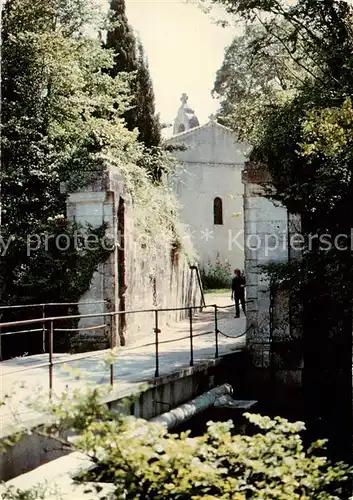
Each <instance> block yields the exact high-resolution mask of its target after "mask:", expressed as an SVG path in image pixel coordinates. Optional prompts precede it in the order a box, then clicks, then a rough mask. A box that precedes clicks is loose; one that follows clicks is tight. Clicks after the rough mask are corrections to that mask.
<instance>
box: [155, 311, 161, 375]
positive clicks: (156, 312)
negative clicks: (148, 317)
mask: <svg viewBox="0 0 353 500" xmlns="http://www.w3.org/2000/svg"><path fill="white" fill-rule="evenodd" d="M154 333H155V347H156V370H155V373H154V376H155V377H159V353H158V334H159V333H160V330H159V328H158V310H157V309H156V310H155V311H154Z"/></svg>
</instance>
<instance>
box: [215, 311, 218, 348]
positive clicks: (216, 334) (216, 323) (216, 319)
mask: <svg viewBox="0 0 353 500" xmlns="http://www.w3.org/2000/svg"><path fill="white" fill-rule="evenodd" d="M214 332H215V342H216V352H215V358H218V318H217V305H215V306H214Z"/></svg>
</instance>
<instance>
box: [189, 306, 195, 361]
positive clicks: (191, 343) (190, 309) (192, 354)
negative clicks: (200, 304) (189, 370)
mask: <svg viewBox="0 0 353 500" xmlns="http://www.w3.org/2000/svg"><path fill="white" fill-rule="evenodd" d="M189 322H190V366H194V346H193V340H194V339H193V336H192V307H190V308H189Z"/></svg>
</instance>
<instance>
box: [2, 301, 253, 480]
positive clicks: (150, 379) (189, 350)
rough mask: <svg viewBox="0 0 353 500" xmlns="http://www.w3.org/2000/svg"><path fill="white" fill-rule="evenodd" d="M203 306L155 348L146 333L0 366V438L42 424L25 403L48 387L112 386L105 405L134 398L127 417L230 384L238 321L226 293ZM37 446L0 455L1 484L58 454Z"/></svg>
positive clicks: (237, 359) (241, 327) (236, 364)
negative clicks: (121, 342)
mask: <svg viewBox="0 0 353 500" xmlns="http://www.w3.org/2000/svg"><path fill="white" fill-rule="evenodd" d="M206 302H207V304H212V306H211V307H206V308H203V310H202V311H201V312H198V313H197V314H196V315H195V316H193V318H192V319H191V320H190V318H188V319H187V320H183V321H179V322H177V323H173V324H169V325H167V326H165V327H163V329H162V330H161V331H159V332H158V340H159V343H158V345H157V346H156V343H155V336H154V333H153V332H145V334H144V335H141V336H140V338H139V339H138V340H136V341H135V343H134V344H132V345H129V346H128V347H118V348H115V349H114V350H113V351H112V350H111V349H109V350H102V351H95V352H90V353H84V354H73V355H69V354H65V353H63V354H56V353H54V354H53V355H52V357H51V358H52V359H51V363H50V364H49V366H48V354H38V355H34V356H27V357H26V356H25V357H21V358H14V359H11V360H7V361H3V362H1V364H0V369H1V380H2V395H3V399H4V396H5V395H7V396H8V397H6V398H5V399H4V403H5V404H4V405H3V406H2V407H1V437H2V438H5V437H6V436H9V435H11V434H13V433H14V431H15V429H16V427H17V426H18V425H22V426H23V425H25V426H26V427H27V428H34V427H38V426H41V425H43V424H44V423H46V422H47V419H48V417H47V416H46V415H45V414H43V413H40V412H38V411H35V410H33V409H30V408H29V407H28V404H29V403H30V402H31V401H33V402H37V401H38V400H39V399H40V401H41V402H45V400H46V398H49V392H50V391H49V385H51V386H52V393H54V394H56V395H60V394H62V393H63V392H67V391H72V390H73V389H84V388H85V387H87V386H94V387H96V386H97V385H100V386H102V387H104V386H106V387H108V386H109V384H110V383H112V384H113V385H112V390H111V391H110V392H109V395H108V396H107V397H106V402H107V403H109V404H110V405H111V406H113V407H114V405H116V406H120V405H121V401H122V400H123V399H124V398H126V397H130V396H132V395H136V394H140V396H139V399H138V401H137V402H136V403H134V405H133V407H132V408H131V413H133V414H134V415H136V416H138V417H142V418H146V419H150V418H153V417H155V416H158V415H160V414H161V413H164V412H165V411H166V410H168V409H170V408H174V407H176V406H178V405H180V404H182V403H184V402H186V401H189V400H190V399H192V398H194V397H195V396H198V395H200V394H201V393H203V392H205V391H207V390H208V389H210V388H211V387H213V386H215V385H216V384H219V383H224V382H230V383H231V380H229V379H231V378H232V375H234V374H235V373H236V372H237V368H238V369H241V366H242V351H243V348H244V347H245V326H246V325H245V323H246V322H245V317H241V318H239V319H235V318H234V306H233V305H232V304H231V301H230V298H229V293H223V294H214V295H208V296H207V299H206ZM215 306H217V307H215ZM215 310H216V311H217V312H216V316H215ZM112 354H113V356H112ZM229 364H231V366H232V370H231V371H230V370H229ZM50 367H51V369H50V370H49V368H50ZM232 372H233V373H232ZM49 375H50V376H49ZM156 375H157V376H156ZM142 383H144V384H145V388H144V390H143V392H141V384H142ZM44 441H45V440H43V439H42V440H41V442H39V440H38V438H37V437H36V436H35V435H32V436H27V437H26V438H24V440H22V442H20V443H18V444H17V445H16V446H15V447H14V448H12V449H10V450H9V451H8V452H7V453H6V454H3V455H2V456H1V457H0V470H1V479H4V480H6V479H10V478H11V477H15V476H16V475H18V474H19V473H23V472H26V471H28V470H30V469H33V468H34V467H37V466H38V465H40V464H42V463H45V462H48V461H50V460H52V459H53V458H56V457H57V456H60V452H58V451H57V450H56V451H53V443H48V442H44Z"/></svg>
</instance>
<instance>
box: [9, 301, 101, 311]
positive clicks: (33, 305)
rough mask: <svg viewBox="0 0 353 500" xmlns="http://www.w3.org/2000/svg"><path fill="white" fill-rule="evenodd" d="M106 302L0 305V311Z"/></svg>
mask: <svg viewBox="0 0 353 500" xmlns="http://www.w3.org/2000/svg"><path fill="white" fill-rule="evenodd" d="M106 302H107V301H106V300H92V301H88V302H45V303H43V304H14V305H11V306H2V305H0V310H2V309H3V310H9V309H21V308H22V309H24V308H26V307H45V306H51V307H53V306H78V305H85V304H105V303H106Z"/></svg>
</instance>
